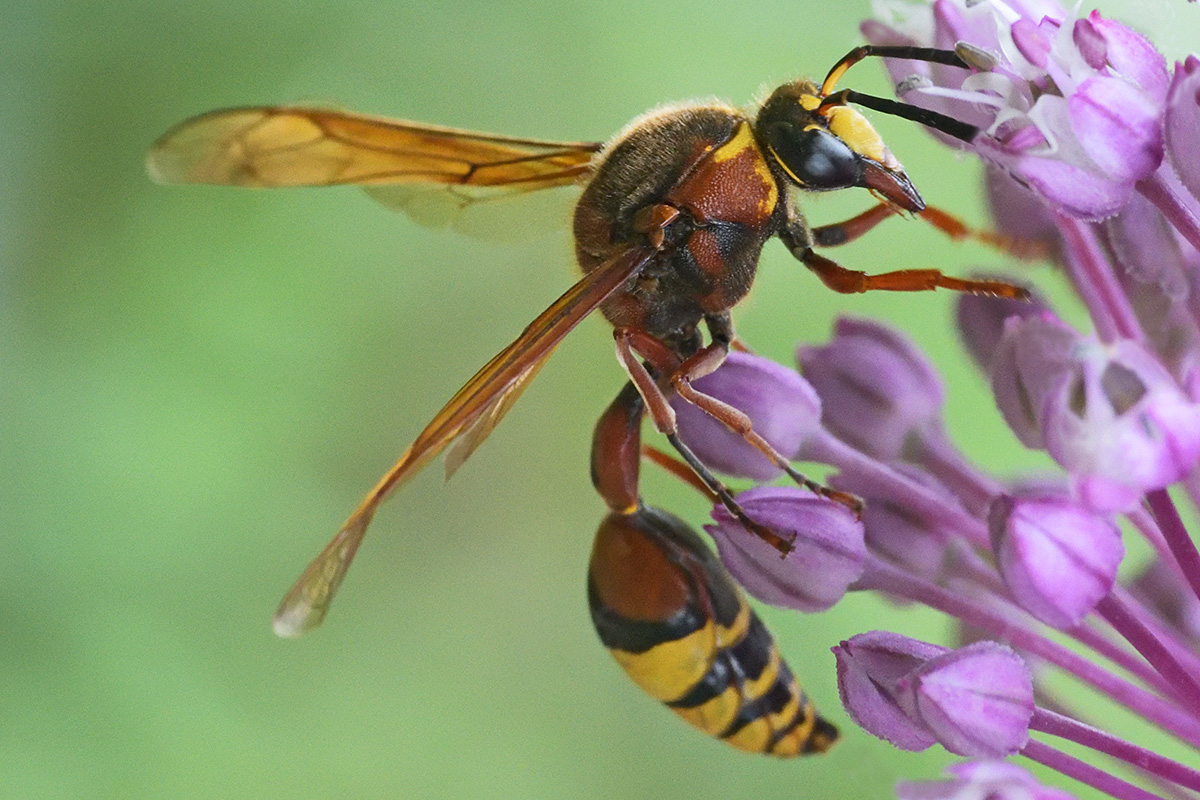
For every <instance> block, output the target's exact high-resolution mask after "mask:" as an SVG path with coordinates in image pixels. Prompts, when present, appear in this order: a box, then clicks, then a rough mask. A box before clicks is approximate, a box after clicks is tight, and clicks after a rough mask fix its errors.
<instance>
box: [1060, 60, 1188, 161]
mask: <svg viewBox="0 0 1200 800" xmlns="http://www.w3.org/2000/svg"><path fill="white" fill-rule="evenodd" d="M1160 58H1161V56H1160ZM1164 74H1165V71H1164ZM1116 108H1119V109H1120V113H1116V114H1114V113H1113V109H1116ZM1067 109H1068V112H1069V114H1070V119H1071V127H1072V128H1073V129H1074V131H1075V135H1076V136H1077V137H1078V139H1079V144H1080V145H1081V146H1082V147H1083V150H1084V152H1086V153H1087V154H1088V156H1089V157H1090V158H1091V159H1092V161H1093V162H1094V163H1095V164H1096V165H1098V166H1099V167H1100V168H1101V169H1102V170H1103V171H1104V172H1105V173H1106V174H1107V175H1109V176H1110V177H1111V178H1112V179H1113V180H1116V181H1123V182H1127V183H1130V184H1132V183H1136V182H1137V181H1140V180H1141V179H1142V178H1146V177H1149V175H1150V174H1151V173H1152V172H1154V170H1156V169H1158V165H1159V164H1161V163H1162V157H1163V141H1162V122H1163V106H1162V102H1161V101H1160V100H1158V99H1156V98H1153V97H1150V96H1149V95H1148V94H1147V93H1146V92H1145V91H1143V90H1142V89H1140V88H1139V87H1137V86H1135V85H1134V84H1132V83H1129V82H1127V81H1126V80H1124V79H1123V78H1109V77H1105V76H1102V75H1097V76H1095V77H1092V78H1088V79H1087V80H1085V81H1084V82H1083V83H1081V84H1080V85H1079V86H1078V87H1077V88H1076V90H1075V93H1074V94H1073V95H1071V98H1070V100H1068V101H1067Z"/></svg>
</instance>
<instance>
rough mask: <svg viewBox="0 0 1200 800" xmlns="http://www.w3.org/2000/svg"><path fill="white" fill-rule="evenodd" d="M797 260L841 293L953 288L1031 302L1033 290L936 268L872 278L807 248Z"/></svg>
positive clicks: (970, 292) (888, 273)
mask: <svg viewBox="0 0 1200 800" xmlns="http://www.w3.org/2000/svg"><path fill="white" fill-rule="evenodd" d="M796 257H797V258H799V259H800V261H801V262H803V264H804V266H806V267H808V268H809V269H810V270H812V271H813V272H814V273H816V275H817V277H818V278H820V279H821V282H822V283H824V284H825V285H826V286H828V287H829V288H830V289H833V290H834V291H835V292H838V293H840V294H858V293H861V292H872V291H880V290H882V291H887V292H928V291H932V290H934V289H949V290H951V291H955V292H967V293H968V294H986V295H991V296H993V297H1005V298H1009V299H1011V300H1028V299H1029V290H1028V289H1026V288H1024V287H1022V286H1014V285H1013V284H1011V283H1004V282H1003V281H989V280H967V279H964V278H953V277H951V276H949V275H945V274H943V273H942V272H941V271H939V270H936V269H902V270H898V271H896V272H883V273H880V274H879V275H868V274H867V273H865V272H859V271H858V270H852V269H846V268H845V267H843V266H841V265H839V264H838V263H837V262H836V261H832V260H830V259H828V258H825V257H824V256H820V255H817V254H816V253H815V252H813V251H812V250H811V249H805V250H802V251H801V252H799V253H797V254H796Z"/></svg>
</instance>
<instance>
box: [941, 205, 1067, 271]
mask: <svg viewBox="0 0 1200 800" xmlns="http://www.w3.org/2000/svg"><path fill="white" fill-rule="evenodd" d="M917 216H918V217H920V218H921V219H923V220H925V221H926V222H928V223H929V224H930V225H932V226H933V227H934V228H936V229H937V230H939V231H941V232H942V233H943V234H945V235H946V236H948V237H949V238H951V239H953V240H954V241H956V242H957V241H961V240H963V239H971V240H973V241H976V242H979V243H980V244H985V245H987V246H988V247H991V248H993V249H995V250H999V251H1000V252H1001V253H1004V254H1006V255H1010V256H1013V257H1015V258H1019V259H1021V260H1022V261H1033V260H1036V259H1039V258H1049V257H1050V255H1051V252H1052V250H1053V248H1052V247H1051V245H1050V243H1049V242H1047V241H1046V240H1045V239H1024V238H1021V237H1020V236H1008V235H1006V234H1003V233H997V232H996V231H984V230H979V229H978V228H972V227H971V226H970V225H968V224H967V223H965V222H963V221H962V220H961V219H959V218H958V217H957V216H955V215H954V214H951V213H950V212H949V211H947V210H945V209H944V208H937V207H936V206H925V210H924V211H922V212H920V213H919V214H917Z"/></svg>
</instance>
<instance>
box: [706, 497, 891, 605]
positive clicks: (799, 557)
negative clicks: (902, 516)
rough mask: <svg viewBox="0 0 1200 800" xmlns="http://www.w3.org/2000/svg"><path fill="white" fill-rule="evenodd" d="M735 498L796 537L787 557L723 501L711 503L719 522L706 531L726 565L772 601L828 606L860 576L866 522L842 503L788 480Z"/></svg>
mask: <svg viewBox="0 0 1200 800" xmlns="http://www.w3.org/2000/svg"><path fill="white" fill-rule="evenodd" d="M737 500H738V503H739V504H740V505H741V507H742V508H743V510H745V512H746V514H747V515H748V516H749V517H750V519H752V520H754V521H755V522H757V523H759V524H760V525H765V526H766V527H768V528H770V529H771V530H772V531H775V532H776V533H778V534H780V535H781V536H783V537H785V538H790V537H792V536H794V537H795V539H794V541H793V546H794V548H795V549H793V550H792V552H790V553H788V554H787V555H786V556H782V557H781V556H780V553H779V551H778V550H776V549H775V548H774V547H772V546H771V545H769V544H767V543H766V542H764V541H763V540H762V539H760V538H759V537H758V536H755V535H754V534H753V533H750V532H749V531H747V530H746V529H745V528H744V527H742V525H741V524H740V523H739V522H738V521H737V520H736V519H735V518H734V516H733V515H732V514H730V513H729V511H728V510H727V509H726V508H725V507H724V506H721V505H718V506H716V507H715V508H714V509H713V512H712V516H713V519H714V520H715V521H716V524H715V525H706V526H705V530H706V531H708V533H709V534H710V535H712V537H713V540H714V541H715V542H716V544H717V552H718V553H719V554H720V556H721V561H722V562H724V564H725V567H726V569H728V570H729V572H730V573H731V574H732V575H733V577H735V578H737V580H738V583H740V584H741V585H742V586H743V587H745V589H746V591H747V592H749V593H750V594H751V595H752V596H754V597H756V598H758V599H759V600H761V601H762V602H764V603H768V604H770V605H773V606H781V607H784V608H794V609H797V610H799V611H824V610H825V609H827V608H830V607H832V606H833V605H834V604H835V603H837V601H838V600H841V599H842V595H844V594H845V593H846V590H847V588H848V587H849V586H850V584H852V583H854V581H856V580H858V578H859V576H860V575H862V571H863V564H864V562H865V560H866V554H867V550H866V545H865V544H864V543H863V526H862V523H861V522H860V521H859V520H858V519H857V518H856V517H855V515H854V512H852V511H850V509H848V508H846V507H845V506H844V505H842V504H840V503H835V502H833V501H832V500H827V499H825V498H823V497H817V496H816V495H814V494H812V493H811V492H808V491H806V490H803V489H799V488H794V487H790V486H783V487H774V486H763V487H760V488H757V489H751V490H749V491H746V492H742V493H741V494H740V495H738V498H737Z"/></svg>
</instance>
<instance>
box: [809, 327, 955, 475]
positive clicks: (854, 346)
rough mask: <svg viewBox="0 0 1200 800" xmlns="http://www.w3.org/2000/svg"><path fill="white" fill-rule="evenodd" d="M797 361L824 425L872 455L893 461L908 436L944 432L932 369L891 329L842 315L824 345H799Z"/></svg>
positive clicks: (941, 399) (938, 387) (937, 382)
mask: <svg viewBox="0 0 1200 800" xmlns="http://www.w3.org/2000/svg"><path fill="white" fill-rule="evenodd" d="M797 357H798V359H799V361H800V368H801V369H802V370H803V373H804V375H805V377H807V378H808V380H809V381H810V382H811V383H812V385H813V388H814V389H816V390H817V393H818V394H819V395H820V396H821V402H822V408H823V417H822V420H823V422H824V423H825V427H826V428H827V429H828V430H829V431H830V432H832V433H833V434H834V435H836V436H838V437H839V438H841V439H843V440H844V441H846V442H848V443H850V444H852V445H854V446H855V447H857V448H858V449H859V450H862V451H863V452H865V453H867V454H869V455H873V456H875V457H876V458H878V459H880V460H882V461H893V460H896V459H897V458H900V457H901V456H902V455H903V454H904V452H905V449H906V447H907V446H908V445H909V444H910V440H911V437H914V436H921V435H923V434H925V433H926V432H929V431H932V430H937V429H940V427H941V413H942V405H943V402H944V396H943V391H942V383H941V380H940V379H939V378H938V375H937V372H936V371H935V370H934V368H933V366H932V365H931V364H930V363H929V362H928V361H927V360H926V358H925V356H924V355H923V354H922V353H921V351H920V350H918V349H917V348H916V346H915V345H914V344H913V343H912V342H911V341H910V340H909V339H908V338H906V337H904V336H903V335H901V334H899V333H897V332H895V331H893V330H891V329H890V328H886V327H884V326H882V325H879V324H878V323H875V322H870V321H867V320H856V319H846V318H841V319H839V320H838V321H837V322H836V323H835V325H834V336H833V339H832V340H830V342H829V344H827V345H825V346H823V347H801V348H800V349H799V351H798V353H797Z"/></svg>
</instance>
